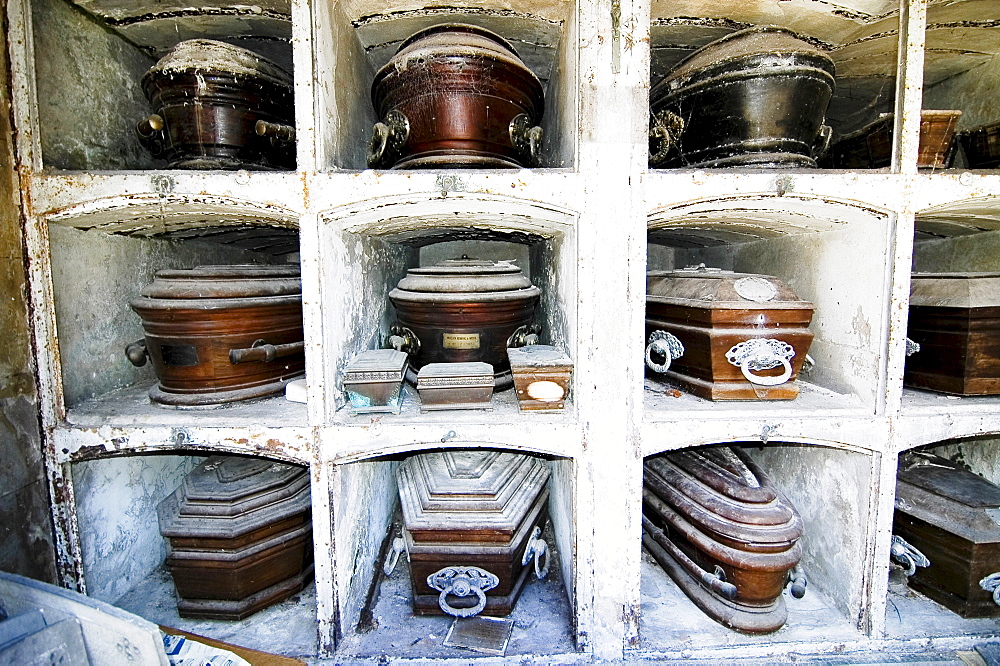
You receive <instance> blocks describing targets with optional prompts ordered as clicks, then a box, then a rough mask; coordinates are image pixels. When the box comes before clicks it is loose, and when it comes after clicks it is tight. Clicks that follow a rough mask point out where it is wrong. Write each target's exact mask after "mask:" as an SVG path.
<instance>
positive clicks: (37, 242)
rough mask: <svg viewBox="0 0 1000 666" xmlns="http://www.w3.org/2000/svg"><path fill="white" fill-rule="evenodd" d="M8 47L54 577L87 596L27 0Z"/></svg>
mask: <svg viewBox="0 0 1000 666" xmlns="http://www.w3.org/2000/svg"><path fill="white" fill-rule="evenodd" d="M7 19H8V28H9V32H8V35H7V36H8V40H7V43H8V48H9V51H8V53H9V56H10V62H11V88H12V99H11V104H12V106H13V111H14V127H15V146H16V155H17V169H18V175H19V180H20V183H21V185H20V188H21V221H22V230H23V238H24V241H23V242H24V247H25V250H26V253H27V254H26V258H25V261H26V265H27V272H28V311H29V317H30V320H31V329H32V330H31V333H32V347H33V349H32V352H33V356H34V359H35V367H36V384H37V390H38V410H39V415H40V419H41V426H42V428H41V430H42V433H41V434H42V457H43V459H44V461H45V470H46V475H47V476H48V487H49V499H50V503H51V507H50V509H51V515H52V523H53V532H54V538H55V549H56V574H57V577H58V579H59V582H60V584H62V585H63V586H65V587H69V588H71V589H75V590H77V591H79V592H86V584H85V581H84V575H83V556H82V551H81V548H80V534H79V525H78V523H77V518H76V502H75V496H74V491H73V479H72V474H71V471H70V469H69V466H68V465H64V464H61V463H60V462H59V461H58V455H57V451H56V448H55V447H56V442H55V437H54V430H55V428H56V425H57V424H58V422H59V421H60V420H61V419H63V418H64V416H65V413H64V409H63V403H62V377H61V374H60V372H59V351H58V343H57V339H56V332H55V309H54V304H53V303H54V301H53V292H52V281H51V266H50V263H49V241H48V228H47V227H46V222H45V220H43V219H40V218H38V217H36V216H35V214H34V211H33V206H32V191H31V183H32V179H31V174H32V173H34V172H36V171H39V170H40V169H41V166H42V164H41V162H42V160H41V149H40V144H39V129H38V122H37V117H36V114H35V109H36V106H37V97H36V86H35V72H34V67H33V63H34V42H33V37H32V25H31V12H30V9H29V5H28V2H27V0H12V1H11V2H10V3H9V4H8V5H7Z"/></svg>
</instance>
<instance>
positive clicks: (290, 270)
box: [141, 264, 302, 299]
mask: <svg viewBox="0 0 1000 666" xmlns="http://www.w3.org/2000/svg"><path fill="white" fill-rule="evenodd" d="M141 293H142V295H143V296H145V297H146V298H150V299H190V298H249V297H258V296H285V295H296V294H301V293H302V279H301V277H300V269H299V267H298V266H297V265H294V264H283V265H258V264H237V265H231V266H198V267H197V268H190V269H165V270H161V271H157V272H156V277H155V279H154V280H153V282H152V283H150V284H149V285H148V286H146V287H145V288H144V289H143V290H142V292H141Z"/></svg>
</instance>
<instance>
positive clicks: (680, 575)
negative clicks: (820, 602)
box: [642, 447, 805, 634]
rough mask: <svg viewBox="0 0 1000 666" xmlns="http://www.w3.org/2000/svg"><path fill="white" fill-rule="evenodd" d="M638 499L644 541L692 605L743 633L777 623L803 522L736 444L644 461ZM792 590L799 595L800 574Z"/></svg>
mask: <svg viewBox="0 0 1000 666" xmlns="http://www.w3.org/2000/svg"><path fill="white" fill-rule="evenodd" d="M642 497H643V519H642V525H643V537H642V543H643V545H644V546H645V547H646V549H647V550H648V551H649V552H650V554H651V555H652V556H653V558H654V559H655V560H656V561H657V562H658V563H659V564H660V566H661V567H663V569H664V571H666V572H667V574H668V575H669V576H670V577H671V578H672V579H673V580H674V582H675V583H677V585H678V586H679V587H680V588H681V590H683V592H684V593H685V594H686V595H687V596H688V597H689V598H690V599H691V600H692V601H693V602H694V603H695V604H696V605H697V606H698V607H699V608H701V609H702V610H703V611H704V612H705V613H706V614H708V615H709V616H710V617H711V618H712V619H713V620H715V621H717V622H719V623H720V624H723V625H725V626H727V627H730V628H732V629H735V630H737V631H741V632H744V633H754V634H757V633H768V632H772V631H776V630H777V629H779V628H781V626H782V625H783V624H784V623H785V619H786V617H787V615H788V611H787V609H786V607H785V602H784V599H783V598H782V590H783V589H784V587H785V583H786V582H787V581H788V579H789V576H790V572H791V570H792V569H793V568H794V567H795V566H796V565H797V564H798V562H799V558H800V557H801V552H802V549H801V546H800V545H799V543H798V540H799V537H801V536H802V521H801V519H800V518H799V515H798V513H797V512H796V511H795V508H794V507H793V506H792V505H791V503H790V502H789V501H788V500H787V499H786V498H785V497H784V496H783V495H782V494H781V493H780V492H779V491H778V490H776V489H775V488H774V486H773V485H772V484H771V481H770V480H769V479H768V478H767V476H766V475H765V474H764V473H763V472H762V471H761V470H760V468H758V467H757V465H755V464H754V462H753V461H752V460H751V459H750V457H749V456H747V455H746V453H744V452H743V450H742V449H740V448H738V447H711V448H706V449H699V450H693V451H679V452H676V453H672V454H665V455H660V456H654V457H651V458H648V459H647V460H646V462H645V463H644V465H643V492H642ZM791 592H792V594H793V596H797V597H801V596H802V595H803V594H804V593H805V579H804V578H798V579H796V580H794V581H793V585H792V590H791Z"/></svg>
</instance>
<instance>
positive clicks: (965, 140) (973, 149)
mask: <svg viewBox="0 0 1000 666" xmlns="http://www.w3.org/2000/svg"><path fill="white" fill-rule="evenodd" d="M958 142H959V143H960V144H961V146H962V151H963V152H964V153H965V162H966V164H968V166H969V168H970V169H996V168H997V167H998V166H1000V123H992V124H990V125H984V126H983V127H977V128H976V129H972V130H968V131H966V132H959V134H958Z"/></svg>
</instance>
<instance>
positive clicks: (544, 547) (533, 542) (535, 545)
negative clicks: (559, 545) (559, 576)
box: [521, 527, 550, 580]
mask: <svg viewBox="0 0 1000 666" xmlns="http://www.w3.org/2000/svg"><path fill="white" fill-rule="evenodd" d="M541 535H542V528H541V527H535V529H534V530H532V532H531V536H530V537H528V545H527V547H526V548H525V549H524V555H522V556H521V566H524V565H526V564H527V563H528V561H529V560H531V559H532V558H534V560H535V578H537V579H538V580H542V579H543V578H545V577H546V576H548V575H549V564H550V560H549V557H550V556H549V544H547V543H545V539H541V538H539V537H541ZM542 557H544V558H545V566H542V565H541V564H540V563H541V561H542Z"/></svg>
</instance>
